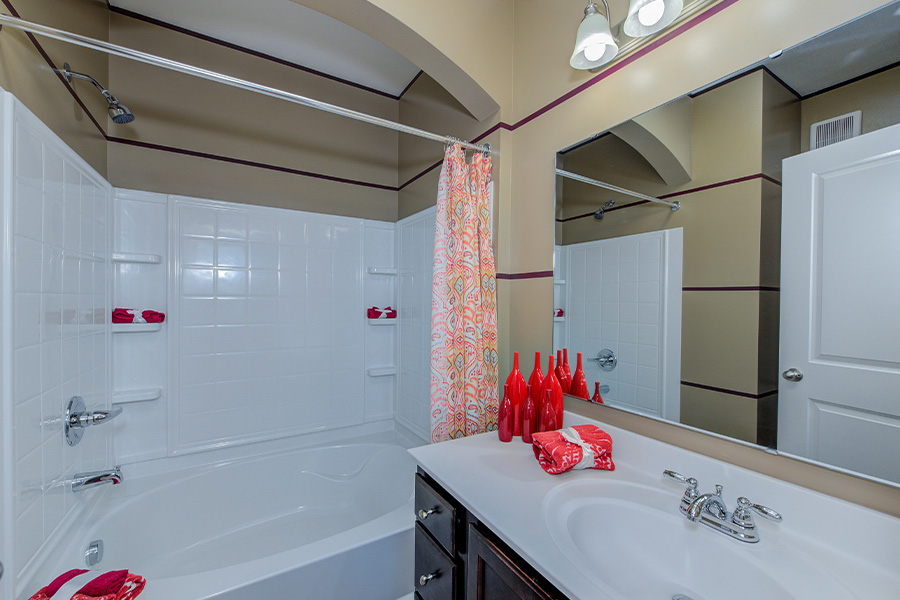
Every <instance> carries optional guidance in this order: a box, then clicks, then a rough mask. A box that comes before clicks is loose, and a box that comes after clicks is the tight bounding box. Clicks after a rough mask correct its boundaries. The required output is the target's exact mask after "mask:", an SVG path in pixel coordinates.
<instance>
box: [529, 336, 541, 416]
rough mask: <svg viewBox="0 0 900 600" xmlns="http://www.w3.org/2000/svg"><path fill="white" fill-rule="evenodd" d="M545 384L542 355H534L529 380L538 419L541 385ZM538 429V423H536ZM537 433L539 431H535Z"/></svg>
mask: <svg viewBox="0 0 900 600" xmlns="http://www.w3.org/2000/svg"><path fill="white" fill-rule="evenodd" d="M543 383H544V372H543V371H541V353H540V352H535V353H534V370H533V371H532V372H531V377H529V378H528V385H529V386H531V401H532V402H534V412H535V414H536V415H537V417H538V418H539V419H540V417H541V384H543ZM535 427H537V423H535ZM535 431H537V430H536V429H535Z"/></svg>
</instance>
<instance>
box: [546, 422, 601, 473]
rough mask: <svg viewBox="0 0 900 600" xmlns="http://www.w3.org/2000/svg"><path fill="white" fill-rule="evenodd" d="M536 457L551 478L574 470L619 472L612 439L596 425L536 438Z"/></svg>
mask: <svg viewBox="0 0 900 600" xmlns="http://www.w3.org/2000/svg"><path fill="white" fill-rule="evenodd" d="M532 437H533V438H534V442H533V444H532V449H533V450H534V457H535V458H536V459H538V462H539V463H540V465H541V467H542V468H543V469H544V470H545V471H547V472H548V473H550V474H551V475H558V474H559V473H565V472H566V471H569V470H571V469H605V470H607V471H615V470H616V465H615V464H613V461H612V438H611V437H609V434H608V433H606V432H605V431H603V430H602V429H600V428H599V427H597V426H596V425H575V426H573V427H566V428H565V429H560V430H558V431H544V432H540V433H535V434H533V435H532Z"/></svg>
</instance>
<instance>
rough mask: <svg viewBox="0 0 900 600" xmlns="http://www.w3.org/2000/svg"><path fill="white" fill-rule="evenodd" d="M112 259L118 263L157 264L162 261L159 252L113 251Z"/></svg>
mask: <svg viewBox="0 0 900 600" xmlns="http://www.w3.org/2000/svg"><path fill="white" fill-rule="evenodd" d="M111 258H112V261H113V262H120V263H141V264H147V265H158V264H159V263H161V262H162V256H160V255H159V254H132V253H129V252H113V253H112V256H111Z"/></svg>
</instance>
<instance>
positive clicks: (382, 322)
mask: <svg viewBox="0 0 900 600" xmlns="http://www.w3.org/2000/svg"><path fill="white" fill-rule="evenodd" d="M366 321H368V322H369V325H396V324H397V318H396V317H395V318H393V319H366Z"/></svg>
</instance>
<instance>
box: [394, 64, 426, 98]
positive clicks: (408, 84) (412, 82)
mask: <svg viewBox="0 0 900 600" xmlns="http://www.w3.org/2000/svg"><path fill="white" fill-rule="evenodd" d="M424 72H425V71H419V72H418V73H416V76H415V77H413V78H412V79H411V80H410V82H409V83H407V84H406V87H405V88H403V91H402V92H400V95H399V96H397V100H400V99H401V98H403V96H405V95H406V92H408V91H409V88H411V87H412V86H413V84H414V83H415V82H417V81H418V80H419V77H421V76H422V73H424Z"/></svg>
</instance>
